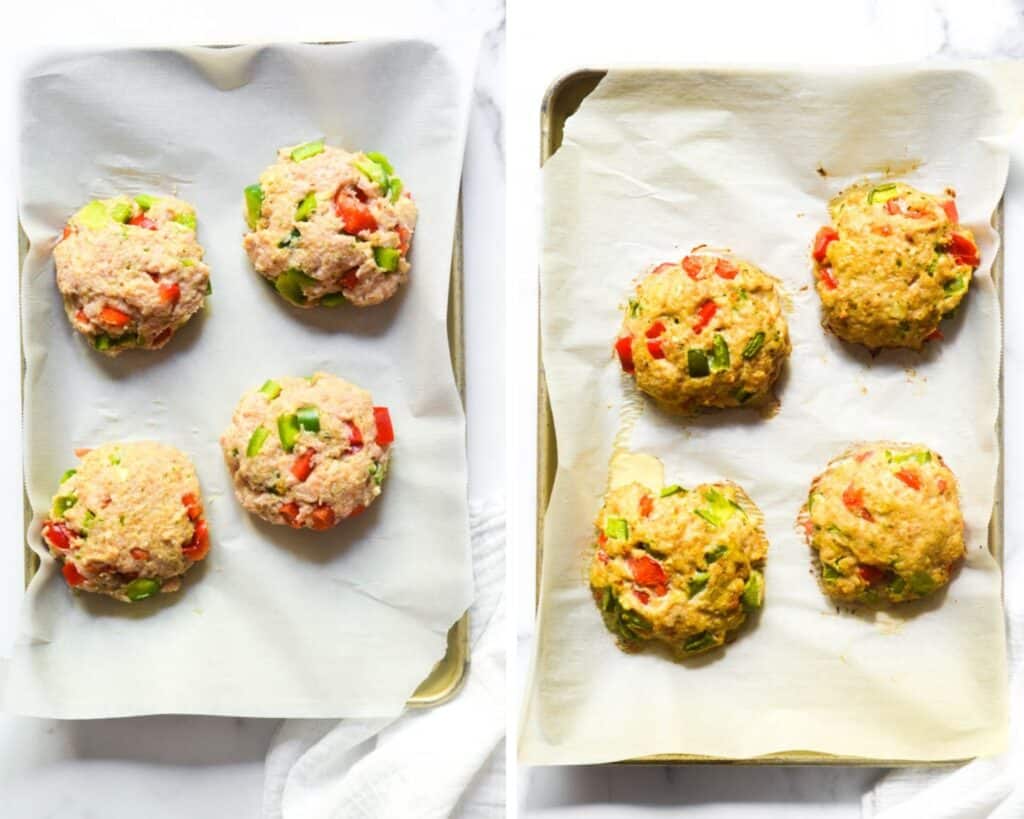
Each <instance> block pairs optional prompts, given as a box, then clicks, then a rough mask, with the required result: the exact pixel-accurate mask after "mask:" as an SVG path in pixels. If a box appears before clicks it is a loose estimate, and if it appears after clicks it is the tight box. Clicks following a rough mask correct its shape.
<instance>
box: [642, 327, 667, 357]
mask: <svg viewBox="0 0 1024 819" xmlns="http://www.w3.org/2000/svg"><path fill="white" fill-rule="evenodd" d="M664 332H665V325H664V324H663V323H662V322H660V321H656V322H654V324H652V325H651V326H650V327H648V328H647V332H645V333H644V335H645V336H647V338H648V339H652V340H651V341H648V342H647V352H649V353H650V354H651V358H664V357H665V351H664V350H663V349H662V348H661V340H660V336H661V334H662V333H664Z"/></svg>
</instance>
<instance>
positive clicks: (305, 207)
mask: <svg viewBox="0 0 1024 819" xmlns="http://www.w3.org/2000/svg"><path fill="white" fill-rule="evenodd" d="M314 213H316V191H310V192H309V193H307V194H306V195H305V196H304V197H302V201H301V202H299V206H298V207H297V208H296V209H295V221H296V222H308V221H309V217H310V216H312V215H313V214H314Z"/></svg>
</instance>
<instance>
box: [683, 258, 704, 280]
mask: <svg viewBox="0 0 1024 819" xmlns="http://www.w3.org/2000/svg"><path fill="white" fill-rule="evenodd" d="M703 269H704V262H703V260H702V259H701V257H700V256H687V257H686V258H684V259H683V270H684V271H686V275H687V276H689V277H690V278H691V279H693V280H694V281H697V279H698V278H700V272H701V270H703Z"/></svg>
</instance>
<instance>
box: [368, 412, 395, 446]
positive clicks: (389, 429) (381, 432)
mask: <svg viewBox="0 0 1024 819" xmlns="http://www.w3.org/2000/svg"><path fill="white" fill-rule="evenodd" d="M373 422H374V423H375V424H376V425H377V443H378V444H380V445H381V446H387V445H388V444H390V443H392V442H393V441H394V440H395V428H394V427H393V426H392V425H391V413H390V412H388V408H387V407H374V408H373Z"/></svg>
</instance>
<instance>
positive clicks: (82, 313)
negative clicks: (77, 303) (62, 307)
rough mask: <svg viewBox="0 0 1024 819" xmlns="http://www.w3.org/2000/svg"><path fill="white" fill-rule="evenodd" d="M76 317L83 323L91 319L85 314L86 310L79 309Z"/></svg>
mask: <svg viewBox="0 0 1024 819" xmlns="http://www.w3.org/2000/svg"><path fill="white" fill-rule="evenodd" d="M75 319H76V320H77V321H80V322H82V323H83V324H85V323H86V322H88V321H89V317H88V316H87V315H86V314H85V310H79V311H78V312H77V313H75Z"/></svg>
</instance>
